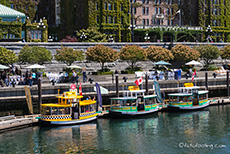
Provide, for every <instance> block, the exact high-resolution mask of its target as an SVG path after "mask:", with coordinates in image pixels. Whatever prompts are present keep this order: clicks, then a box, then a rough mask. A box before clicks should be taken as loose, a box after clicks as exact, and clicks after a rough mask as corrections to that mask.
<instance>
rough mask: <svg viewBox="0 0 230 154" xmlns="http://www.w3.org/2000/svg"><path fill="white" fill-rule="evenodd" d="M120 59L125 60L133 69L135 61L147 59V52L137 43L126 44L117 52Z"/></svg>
mask: <svg viewBox="0 0 230 154" xmlns="http://www.w3.org/2000/svg"><path fill="white" fill-rule="evenodd" d="M119 56H120V59H121V60H123V61H127V62H128V63H129V65H130V66H131V68H132V69H133V68H134V66H135V64H136V62H138V61H144V60H147V52H146V51H145V50H144V49H143V48H141V47H140V46H137V45H126V46H125V47H123V48H121V50H120V52H119Z"/></svg>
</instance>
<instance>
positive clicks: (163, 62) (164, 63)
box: [153, 60, 171, 65]
mask: <svg viewBox="0 0 230 154" xmlns="http://www.w3.org/2000/svg"><path fill="white" fill-rule="evenodd" d="M153 64H154V65H171V64H170V63H167V62H166V61H163V60H161V61H158V62H156V63H153Z"/></svg>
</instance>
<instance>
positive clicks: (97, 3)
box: [96, 2, 98, 10]
mask: <svg viewBox="0 0 230 154" xmlns="http://www.w3.org/2000/svg"><path fill="white" fill-rule="evenodd" d="M96 10H98V2H97V3H96Z"/></svg>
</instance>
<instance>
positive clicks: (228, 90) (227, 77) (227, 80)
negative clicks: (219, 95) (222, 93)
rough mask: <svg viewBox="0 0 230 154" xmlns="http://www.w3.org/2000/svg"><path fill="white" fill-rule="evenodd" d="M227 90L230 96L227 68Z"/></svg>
mask: <svg viewBox="0 0 230 154" xmlns="http://www.w3.org/2000/svg"><path fill="white" fill-rule="evenodd" d="M227 92H228V97H229V71H228V70H227Z"/></svg>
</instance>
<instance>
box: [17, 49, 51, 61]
mask: <svg viewBox="0 0 230 154" xmlns="http://www.w3.org/2000/svg"><path fill="white" fill-rule="evenodd" d="M51 60H52V55H51V52H50V51H49V50H47V49H46V48H44V47H37V46H33V47H29V46H28V45H25V46H24V47H23V48H22V49H21V50H20V53H19V55H18V61H19V62H20V63H29V64H35V63H38V64H43V63H44V62H50V61H51Z"/></svg>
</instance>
